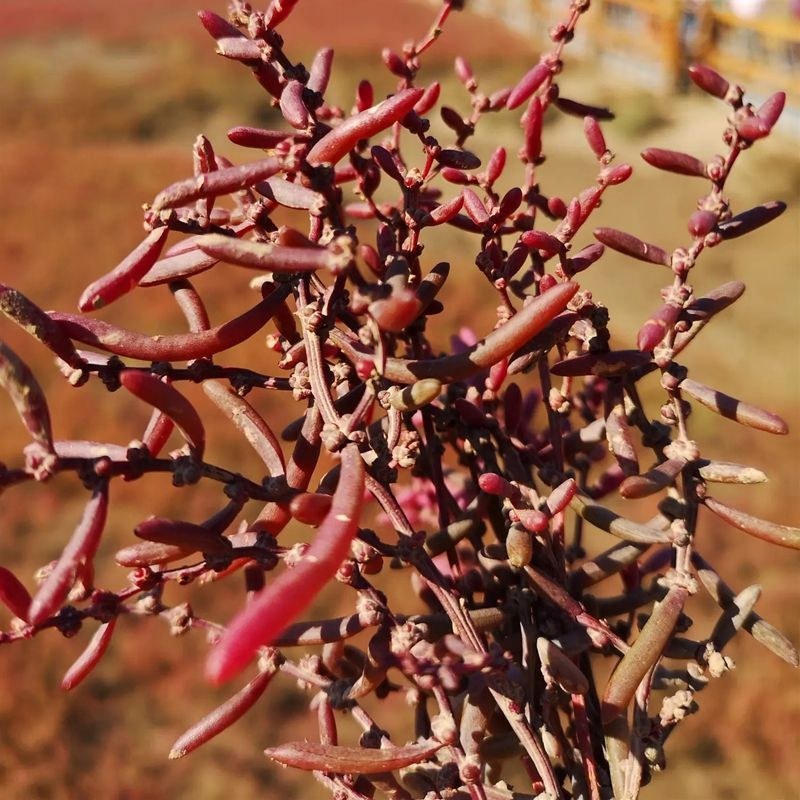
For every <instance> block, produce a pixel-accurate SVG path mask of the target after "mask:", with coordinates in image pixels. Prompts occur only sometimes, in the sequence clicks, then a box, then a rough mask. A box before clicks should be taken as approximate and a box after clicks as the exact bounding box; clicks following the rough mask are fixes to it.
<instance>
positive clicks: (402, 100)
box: [276, 89, 423, 172]
mask: <svg viewBox="0 0 800 800" xmlns="http://www.w3.org/2000/svg"><path fill="white" fill-rule="evenodd" d="M422 95H423V90H422V89H403V90H401V91H400V92H398V93H397V94H395V95H393V96H392V97H390V98H389V99H388V100H384V101H383V102H382V103H378V105H376V106H372V108H368V109H366V110H365V111H361V112H359V113H358V114H355V115H353V116H352V117H349V118H348V119H346V120H344V121H343V122H341V123H340V124H339V125H338V126H337V127H336V128H334V129H333V130H332V131H330V132H329V133H326V134H325V136H323V137H322V138H321V139H320V140H319V141H318V142H317V143H316V144H315V145H314V146H313V147H312V148H311V149H310V150H309V151H308V154H307V155H306V163H308V164H309V165H310V166H312V167H318V166H320V165H321V164H325V163H328V164H335V163H336V162H337V161H339V160H340V159H342V158H343V157H344V156H345V155H347V153H349V152H350V150H352V149H353V148H354V147H355V146H356V144H357V143H358V142H359V140H361V139H369V138H370V137H371V136H374V135H375V134H376V133H380V132H381V131H382V130H385V129H386V128H388V127H389V126H390V125H393V124H394V123H395V122H399V121H400V120H401V119H402V118H403V117H404V116H405V115H406V114H407V113H408V112H409V111H411V109H412V108H413V107H414V106H415V105H416V103H417V101H418V100H419V99H420V97H422ZM276 172H277V170H276Z"/></svg>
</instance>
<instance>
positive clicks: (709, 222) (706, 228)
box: [686, 209, 717, 239]
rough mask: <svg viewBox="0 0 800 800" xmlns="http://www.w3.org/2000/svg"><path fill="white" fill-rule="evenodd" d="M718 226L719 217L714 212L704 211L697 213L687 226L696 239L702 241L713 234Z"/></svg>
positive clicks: (691, 217)
mask: <svg viewBox="0 0 800 800" xmlns="http://www.w3.org/2000/svg"><path fill="white" fill-rule="evenodd" d="M716 224H717V215H716V214H714V213H713V212H712V211H704V210H702V209H700V210H698V211H695V212H694V213H693V214H692V215H691V216H690V217H689V221H688V222H687V224H686V227H687V229H688V231H689V233H691V234H692V236H694V237H695V238H696V239H702V238H703V237H705V236H706V234H708V233H711V231H712V230H714V227H715V226H716Z"/></svg>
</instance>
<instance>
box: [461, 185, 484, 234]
mask: <svg viewBox="0 0 800 800" xmlns="http://www.w3.org/2000/svg"><path fill="white" fill-rule="evenodd" d="M462 196H463V198H464V210H465V211H466V212H467V214H469V218H470V219H471V220H472V221H473V222H474V223H475V224H476V225H481V226H482V225H486V223H487V222H488V221H489V212H488V211H487V210H486V206H485V205H484V204H483V201H482V200H481V199H480V198H479V197H478V195H477V194H475V192H473V191H472V189H464V190H463V191H462Z"/></svg>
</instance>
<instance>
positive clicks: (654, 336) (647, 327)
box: [636, 300, 683, 353]
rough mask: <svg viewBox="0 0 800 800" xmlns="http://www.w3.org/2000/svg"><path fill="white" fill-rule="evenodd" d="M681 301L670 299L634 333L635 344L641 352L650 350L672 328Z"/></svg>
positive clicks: (681, 307)
mask: <svg viewBox="0 0 800 800" xmlns="http://www.w3.org/2000/svg"><path fill="white" fill-rule="evenodd" d="M682 310H683V303H681V302H676V301H674V300H670V301H669V302H667V303H665V304H664V305H663V306H661V308H659V309H658V311H656V313H655V314H654V315H653V316H652V317H650V319H648V320H647V322H645V323H644V325H642V327H641V328H639V332H638V334H637V335H636V346H637V347H638V348H639V349H640V350H641V351H642V352H645V353H647V352H652V350H653V348H655V346H656V345H657V344H658V343H659V342H660V341H661V340H662V339H663V338H664V337H665V336H666V335H667V333H669V331H671V330H672V327H673V325H675V323H676V321H677V319H678V317H679V316H680V313H681V311H682Z"/></svg>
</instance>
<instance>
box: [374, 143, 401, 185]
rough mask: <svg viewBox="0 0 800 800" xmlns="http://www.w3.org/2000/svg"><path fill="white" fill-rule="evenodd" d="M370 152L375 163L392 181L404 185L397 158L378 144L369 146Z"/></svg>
mask: <svg viewBox="0 0 800 800" xmlns="http://www.w3.org/2000/svg"><path fill="white" fill-rule="evenodd" d="M370 154H371V155H372V158H373V160H374V161H375V163H376V164H377V165H378V166H379V167H380V168H381V169H382V170H383V171H384V172H385V173H386V174H387V175H388V176H389V177H390V178H391V179H392V180H393V181H397V183H399V184H401V185H405V184H404V178H403V174H402V173H401V172H400V168H399V166H398V164H397V160H396V159H395V157H394V156H393V155H392V154H391V153H390V152H389V151H388V150H387V149H386V148H385V147H381V146H380V145H379V144H376V145H373V146H372V148H370Z"/></svg>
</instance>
